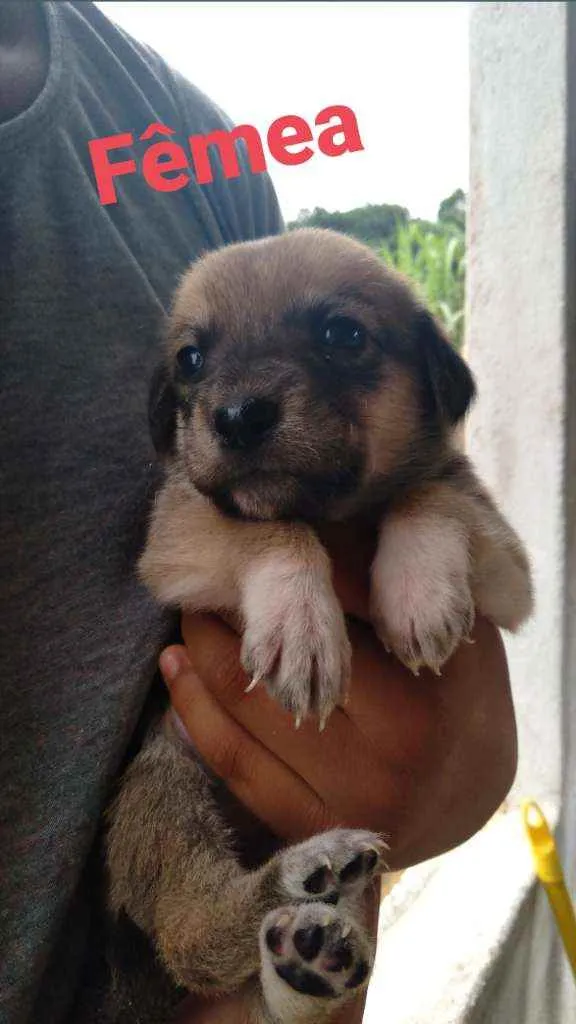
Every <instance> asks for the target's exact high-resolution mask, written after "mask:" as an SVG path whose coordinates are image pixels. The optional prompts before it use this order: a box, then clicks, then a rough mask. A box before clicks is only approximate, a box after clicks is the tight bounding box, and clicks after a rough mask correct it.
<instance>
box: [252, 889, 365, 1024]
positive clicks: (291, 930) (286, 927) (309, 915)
mask: <svg viewBox="0 0 576 1024" xmlns="http://www.w3.org/2000/svg"><path fill="white" fill-rule="evenodd" d="M373 945H374V944H373V942H372V941H371V940H370V939H369V938H368V937H367V936H366V935H365V934H364V933H363V931H362V930H361V929H360V928H359V927H358V926H357V924H356V923H355V922H354V921H353V920H352V919H351V918H348V917H346V916H344V915H343V914H342V913H341V912H339V911H338V910H336V909H334V908H333V907H330V906H326V905H325V904H323V903H309V904H303V905H302V906H299V907H291V906H288V907H281V908H280V909H279V910H274V911H272V913H270V914H268V915H267V916H266V918H265V919H264V921H263V924H262V928H261V932H260V955H261V961H262V985H263V989H264V994H265V998H266V1000H267V1002H268V1005H269V1006H270V1008H271V1009H272V1011H273V1012H274V1013H275V1014H276V1015H277V1017H278V1020H282V1022H283V1024H284V1021H286V1022H290V1024H292V1022H294V1024H296V1022H298V1024H300V1022H302V1024H305V1022H306V1021H307V1020H308V1019H310V1020H314V1021H316V1020H317V1019H318V1016H317V1015H318V1014H319V1013H322V1008H323V1007H322V1004H325V1010H324V1012H325V1013H326V1016H327V1018H328V1017H329V1016H330V1015H331V1014H332V1013H333V1012H334V1004H335V1003H338V1001H341V1002H344V1001H345V1000H347V999H349V998H350V997H351V996H353V995H355V994H356V993H358V992H359V991H360V990H361V989H362V988H365V986H366V985H367V983H368V980H369V977H370V972H371V969H372V964H373V961H374V949H373Z"/></svg>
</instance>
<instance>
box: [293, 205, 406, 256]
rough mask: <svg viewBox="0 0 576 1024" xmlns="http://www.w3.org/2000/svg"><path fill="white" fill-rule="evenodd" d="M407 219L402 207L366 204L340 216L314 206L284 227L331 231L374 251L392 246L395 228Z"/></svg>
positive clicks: (336, 212)
mask: <svg viewBox="0 0 576 1024" xmlns="http://www.w3.org/2000/svg"><path fill="white" fill-rule="evenodd" d="M408 219H409V214H408V210H406V209H405V208H404V207H403V206H389V205H387V204H385V203H383V204H380V205H376V204H373V203H369V204H367V205H366V206H359V207H357V208H356V209H355V210H347V211H346V212H344V213H341V212H340V210H336V211H334V212H332V213H331V212H329V211H328V210H324V209H323V208H322V207H321V206H317V207H316V209H314V210H313V211H312V213H310V211H309V210H302V211H301V212H300V214H299V215H298V218H297V220H295V221H292V222H291V223H290V224H288V228H289V229H294V228H302V227H315V228H331V230H332V231H340V232H341V233H342V234H344V235H352V236H353V237H354V238H358V239H360V241H362V242H365V243H366V244H367V245H370V246H372V247H373V248H376V249H377V248H380V246H381V245H383V244H385V243H388V244H391V245H392V246H394V240H395V237H396V231H397V227H398V224H407V223H408Z"/></svg>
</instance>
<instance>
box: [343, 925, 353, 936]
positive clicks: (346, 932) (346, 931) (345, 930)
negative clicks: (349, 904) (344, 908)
mask: <svg viewBox="0 0 576 1024" xmlns="http://www.w3.org/2000/svg"><path fill="white" fill-rule="evenodd" d="M351 931H352V925H351V924H345V925H344V927H343V928H342V931H341V935H342V938H343V939H345V938H346V937H347V936H348V935H350V932H351Z"/></svg>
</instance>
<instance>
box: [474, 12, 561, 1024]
mask: <svg viewBox="0 0 576 1024" xmlns="http://www.w3.org/2000/svg"><path fill="white" fill-rule="evenodd" d="M575 6H576V5H573V4H563V3H504V4H495V3H483V4H477V5H476V9H475V10H474V12H473V16H472V24H471V96H472V106H471V127H472V148H471V184H470V220H469V225H470V227H469V254H470V255H469V260H470V262H469V294H468V302H469V321H468V323H469V337H468V354H469V359H470V362H471V364H472V367H473V369H474V371H475V373H476V375H477V378H478V382H479V389H480V396H481V400H480V403H479V406H478V409H477V411H476V412H475V413H474V414H473V416H472V420H471V424H470V429H469V447H470V450H471V454H472V456H473V458H474V459H475V461H476V464H477V465H478V467H479V469H480V471H481V473H482V475H483V476H484V478H485V479H486V481H487V482H488V483H489V484H490V485H491V486H492V487H493V489H494V491H495V493H496V495H497V497H498V498H499V499H500V503H501V505H502V507H503V508H504V510H505V511H506V512H507V513H508V515H509V516H510V518H511V519H512V521H513V522H514V523H515V525H516V526H517V528H518V529H519V531H520V532H521V534H522V536H523V537H524V538H525V540H526V542H527V544H528V547H529V550H530V553H531V556H532V560H533V564H534V571H535V579H536V587H537V605H538V607H537V614H536V616H535V619H534V621H533V622H532V624H531V625H530V626H529V627H528V628H527V629H526V630H525V631H524V633H523V634H522V635H521V636H519V637H518V638H515V639H513V640H511V641H510V642H509V643H508V645H507V646H508V652H509V659H510V668H511V675H512V683H513V688H514V695H515V701H516V706H517V710H518V719H519V733H520V768H519V773H518V779H517V783H516V787H515V791H514V795H515V797H521V796H533V797H535V798H536V799H539V800H544V799H548V800H552V801H553V803H555V804H557V805H558V806H561V808H562V811H561V827H560V837H561V844H562V851H563V854H564V857H565V860H566V863H567V865H568V866H569V876H570V877H569V881H570V882H571V884H572V887H573V892H574V891H576V889H575V887H576V764H575V734H576V697H575V694H576V619H575V615H574V612H575V604H576V561H575V560H576V511H575V510H576V465H575V451H576V445H575V444H574V439H575V425H576V377H575V373H574V366H573V360H574V351H575V349H574V339H575V337H576V334H575V330H574V321H575V318H574V304H575V299H576V289H575V287H574V285H575V283H576V282H575V280H574V272H575V267H576V263H575V249H576V224H575V223H574V208H575V205H576V204H575V199H576V160H575V150H576V116H575V114H576V109H575V102H576V89H575V86H574V76H575V74H576V71H575V70H572V69H573V68H574V69H576V60H574V59H571V58H572V57H573V55H574V54H575V53H576V48H575V46H574V39H575V38H576V33H575V26H576V9H575ZM554 936H555V932H554V928H553V926H552V921H551V917H550V914H549V912H548V907H547V905H546V904H545V903H544V902H543V900H542V898H541V895H540V894H536V895H535V897H534V899H533V900H532V901H530V902H528V903H527V904H526V906H525V908H524V911H523V913H522V914H521V919H520V920H519V921H518V925H517V929H516V932H515V933H514V941H512V942H510V943H509V944H508V947H507V948H506V949H503V950H502V953H501V957H500V960H499V962H498V963H497V964H496V965H495V970H494V972H493V976H492V978H491V981H490V984H489V985H488V986H487V987H486V990H485V992H484V994H483V996H482V998H481V1000H480V1003H481V1005H479V1006H478V1007H477V1009H476V1011H475V1012H474V1014H473V1018H471V1019H474V1021H483V1022H484V1021H486V1022H490V1024H499V1022H502V1024H528V1022H530V1024H532V1022H534V1024H536V1022H544V1021H545V1022H546V1024H560V1022H562V1024H564V1022H568V1021H572V1020H576V987H575V986H574V983H573V980H572V978H571V976H570V974H569V973H568V970H567V967H566V964H565V960H564V958H563V956H562V955H561V953H560V952H559V950H558V948H557V946H556V945H555V938H554Z"/></svg>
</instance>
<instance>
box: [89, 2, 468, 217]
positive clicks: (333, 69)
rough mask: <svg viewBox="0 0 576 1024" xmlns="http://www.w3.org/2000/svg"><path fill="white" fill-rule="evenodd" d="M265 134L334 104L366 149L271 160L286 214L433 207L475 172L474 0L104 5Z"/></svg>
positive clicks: (431, 210)
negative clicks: (471, 119) (296, 160)
mask: <svg viewBox="0 0 576 1024" xmlns="http://www.w3.org/2000/svg"><path fill="white" fill-rule="evenodd" d="M98 6H99V7H101V8H102V10H103V11H104V12H105V13H106V14H107V15H108V17H110V18H111V19H112V20H113V21H115V22H116V23H117V24H119V25H121V26H122V27H123V28H124V29H126V30H127V31H128V32H130V33H131V35H133V36H134V37H135V38H136V39H139V40H141V41H142V42H145V43H148V44H149V45H151V46H152V47H153V48H154V49H155V50H156V52H157V53H159V54H160V56H162V57H163V58H164V59H165V60H166V61H167V63H168V64H170V65H171V66H172V67H174V68H176V69H177V70H178V71H180V72H181V73H182V74H184V75H185V76H186V78H188V79H189V80H190V81H191V82H193V83H194V84H195V85H197V86H198V87H199V88H200V89H202V90H203V91H204V92H205V93H207V94H208V95H209V96H210V97H211V98H212V99H213V100H214V101H215V102H216V103H217V104H218V105H219V106H220V107H222V108H223V109H224V110H225V111H226V113H227V114H229V116H230V117H231V118H233V120H234V121H235V122H236V123H244V124H251V125H253V126H254V127H256V128H257V129H258V131H259V132H260V135H261V137H262V139H263V140H265V138H266V133H267V131H268V128H269V127H270V125H271V124H272V122H273V121H275V120H276V119H277V118H278V117H281V116H283V115H285V114H298V115H299V116H300V117H303V118H304V119H305V120H306V121H307V122H308V123H309V124H310V125H311V127H312V130H313V132H314V134H315V139H316V138H317V136H318V132H319V129H314V127H313V125H314V118H315V117H316V114H318V113H319V111H320V110H321V109H323V108H324V107H326V106H331V105H334V104H342V105H345V106H348V107H350V108H351V109H352V110H353V112H354V114H355V115H356V118H357V122H358V128H359V132H360V137H361V139H362V142H363V144H364V149H363V150H362V151H360V152H357V153H349V154H344V155H343V156H339V157H334V158H330V157H327V156H324V155H323V154H322V153H321V152H320V151H319V150H318V148H317V146H314V145H313V148H314V150H315V152H314V156H313V157H312V158H311V159H310V160H309V161H308V162H307V163H305V164H302V165H300V166H296V167H284V166H282V165H280V164H279V163H277V162H276V161H275V160H274V159H273V158H272V157H271V156H269V155H268V170H269V172H270V175H271V177H272V180H273V182H274V185H275V187H276V191H277V193H278V197H279V200H280V204H281V207H282V211H283V213H284V216H285V218H286V219H288V220H291V219H293V218H294V217H296V216H297V215H298V213H299V211H300V210H302V209H313V208H314V207H315V206H322V207H324V208H325V209H328V210H349V209H352V208H353V207H355V206H363V205H364V204H365V203H397V204H399V205H401V206H405V207H407V208H408V209H409V211H410V213H411V214H412V215H413V216H419V217H429V218H434V217H435V216H436V213H437V209H438V205H439V203H440V201H441V200H442V199H443V198H445V197H446V196H447V195H449V194H450V193H451V192H453V191H454V189H456V188H464V189H466V188H467V183H468V138H469V129H468V97H469V88H468V19H469V14H470V5H469V4H467V3H457V2H455V3H432V2H430V3H416V2H413V3H359V2H355V3H299V2H293V3H262V2H259V3H242V2H233V3H170V2H164V3H134V2H130V3H116V2H111V0H109V2H104V3H99V4H98Z"/></svg>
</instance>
